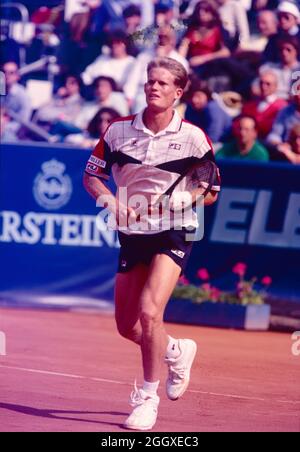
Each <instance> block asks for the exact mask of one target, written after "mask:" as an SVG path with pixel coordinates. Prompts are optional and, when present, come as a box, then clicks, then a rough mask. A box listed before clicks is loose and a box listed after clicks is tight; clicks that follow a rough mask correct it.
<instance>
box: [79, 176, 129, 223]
mask: <svg viewBox="0 0 300 452" xmlns="http://www.w3.org/2000/svg"><path fill="white" fill-rule="evenodd" d="M83 186H84V188H85V189H86V191H87V192H88V193H89V194H90V195H91V196H92V197H93V198H94V199H96V201H97V205H98V207H107V208H108V209H109V210H110V212H112V213H113V214H114V215H115V218H116V220H117V223H118V224H119V221H120V218H121V217H122V218H123V217H126V219H128V218H129V216H130V217H131V216H135V212H134V210H133V209H132V208H131V207H127V206H125V205H124V204H122V203H120V202H119V201H118V199H117V198H116V197H115V196H114V195H113V194H112V192H111V191H110V190H109V189H108V188H107V187H106V185H105V184H104V183H103V182H102V181H101V180H100V179H99V178H98V177H95V176H91V175H89V174H87V173H84V176H83ZM101 197H103V199H102V200H101Z"/></svg>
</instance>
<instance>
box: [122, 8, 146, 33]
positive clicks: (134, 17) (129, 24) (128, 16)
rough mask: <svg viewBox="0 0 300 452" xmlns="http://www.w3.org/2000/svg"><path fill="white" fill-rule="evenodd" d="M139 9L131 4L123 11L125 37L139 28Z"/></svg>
mask: <svg viewBox="0 0 300 452" xmlns="http://www.w3.org/2000/svg"><path fill="white" fill-rule="evenodd" d="M141 15H142V13H141V8H140V7H139V6H138V5H134V4H133V3H132V4H130V5H128V6H127V7H126V8H125V9H124V10H123V19H124V28H125V33H126V34H127V36H129V35H131V34H132V33H134V32H135V31H137V30H138V29H139V27H140V26H141Z"/></svg>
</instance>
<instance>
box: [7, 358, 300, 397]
mask: <svg viewBox="0 0 300 452" xmlns="http://www.w3.org/2000/svg"><path fill="white" fill-rule="evenodd" d="M0 368H2V369H10V370H17V371H21V372H29V373H36V374H42V375H52V376H57V377H65V378H75V379H78V380H90V381H97V382H101V383H112V384H117V385H125V386H132V383H128V382H125V381H119V380H110V379H107V378H100V377H85V376H84V375H76V374H67V373H62V372H53V371H49V370H40V369H28V368H25V367H14V366H5V365H2V364H0ZM187 392H190V393H193V394H202V395H210V396H214V397H226V398H230V399H240V400H252V401H257V402H275V403H287V404H291V405H300V401H297V400H272V399H263V398H259V397H249V396H242V395H237V394H222V393H217V392H208V391H199V390H197V389H188V390H187Z"/></svg>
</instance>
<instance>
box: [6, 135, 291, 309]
mask: <svg viewBox="0 0 300 452" xmlns="http://www.w3.org/2000/svg"><path fill="white" fill-rule="evenodd" d="M88 156H89V151H86V150H82V149H74V148H71V147H70V148H68V147H64V148H61V147H55V146H53V147H49V146H43V145H41V144H36V145H32V144H25V145H15V144H3V145H2V146H1V154H0V165H1V166H0V175H1V177H0V253H1V281H0V297H1V298H2V299H3V298H7V297H9V294H14V296H15V297H17V296H18V294H19V295H21V294H23V295H24V294H31V295H34V294H53V295H55V294H56V295H57V294H65V295H69V296H75V295H76V296H78V295H81V296H84V297H92V298H98V299H102V300H112V299H113V285H114V275H115V271H116V267H117V256H118V249H119V243H118V240H117V234H116V232H114V231H110V230H107V231H99V230H98V228H97V227H96V215H97V213H98V212H99V209H98V208H97V207H96V205H95V202H94V201H93V200H92V199H91V198H90V196H89V195H88V194H87V193H86V192H85V190H84V188H83V185H82V174H83V170H84V167H85V163H86V160H87V158H88ZM220 167H221V174H222V192H221V194H220V197H219V200H218V202H217V203H216V205H214V206H212V207H209V208H206V211H205V236H204V239H203V240H201V241H199V242H196V243H195V245H194V248H193V252H192V256H191V259H190V262H189V265H188V268H187V271H186V275H187V277H188V278H189V279H190V280H192V281H194V282H195V281H196V273H197V269H198V268H200V267H206V268H207V269H208V270H209V272H210V274H211V276H212V279H213V281H214V282H216V283H217V284H218V285H219V286H221V287H223V288H229V287H232V285H233V283H234V275H233V274H232V272H231V269H232V267H233V265H234V264H235V263H236V262H241V261H242V262H245V263H246V264H247V265H248V267H249V271H248V274H249V276H252V275H253V276H257V277H258V278H260V277H262V276H264V275H269V276H271V277H272V279H273V285H272V287H271V288H270V292H271V294H272V295H273V296H278V297H279V298H283V297H284V298H288V299H293V300H296V301H299V302H300V278H299V274H300V168H299V167H297V166H293V165H290V164H283V163H267V164H258V163H244V162H243V163H241V162H234V161H223V162H221V163H220ZM111 188H112V189H113V186H112V185H111Z"/></svg>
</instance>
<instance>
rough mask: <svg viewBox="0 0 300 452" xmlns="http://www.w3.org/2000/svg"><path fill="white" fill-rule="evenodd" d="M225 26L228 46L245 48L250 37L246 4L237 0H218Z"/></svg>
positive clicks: (236, 48)
mask: <svg viewBox="0 0 300 452" xmlns="http://www.w3.org/2000/svg"><path fill="white" fill-rule="evenodd" d="M217 3H218V5H219V10H218V11H219V14H220V17H221V21H222V24H223V28H224V29H225V30H226V31H227V32H228V35H229V39H228V47H229V48H230V49H231V50H238V48H243V45H244V44H247V43H248V41H249V39H250V30H249V23H248V18H247V13H246V10H245V8H244V6H243V5H242V4H241V3H240V2H237V1H235V0H217Z"/></svg>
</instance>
